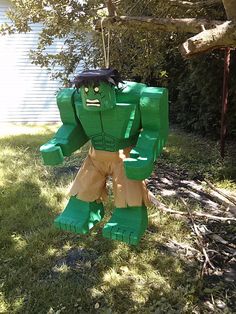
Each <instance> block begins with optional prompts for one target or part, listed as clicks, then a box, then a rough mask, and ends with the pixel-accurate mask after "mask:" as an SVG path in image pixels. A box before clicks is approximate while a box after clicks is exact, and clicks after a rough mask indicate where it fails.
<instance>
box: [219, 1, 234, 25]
mask: <svg viewBox="0 0 236 314" xmlns="http://www.w3.org/2000/svg"><path fill="white" fill-rule="evenodd" d="M222 2H223V5H224V8H225V12H226V14H227V18H228V20H236V2H235V0H222Z"/></svg>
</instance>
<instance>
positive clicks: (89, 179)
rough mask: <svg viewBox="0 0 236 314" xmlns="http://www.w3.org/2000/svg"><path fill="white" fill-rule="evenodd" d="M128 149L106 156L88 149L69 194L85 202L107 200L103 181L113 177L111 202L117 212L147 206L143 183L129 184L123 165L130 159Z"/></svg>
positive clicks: (146, 192)
mask: <svg viewBox="0 0 236 314" xmlns="http://www.w3.org/2000/svg"><path fill="white" fill-rule="evenodd" d="M130 150H131V148H130V147H129V148H125V149H122V150H119V151H118V152H107V151H100V150H95V149H94V148H93V147H91V148H90V150H89V154H88V156H87V158H86V159H85V161H84V163H83V165H82V166H81V168H80V170H79V172H78V174H77V176H76V178H75V180H74V182H73V184H72V186H71V189H70V192H69V194H70V195H72V196H77V197H78V198H79V199H81V200H83V201H86V202H93V201H96V200H102V201H104V200H105V199H106V198H107V190H106V178H107V177H108V176H112V181H113V191H114V201H115V206H116V207H117V208H124V207H127V206H141V205H143V204H144V205H146V206H150V202H149V197H148V195H149V191H148V190H147V188H146V184H145V182H144V181H137V180H129V179H128V178H127V177H126V175H125V171H124V165H123V161H124V159H125V158H127V157H129V153H130Z"/></svg>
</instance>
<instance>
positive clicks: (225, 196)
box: [204, 179, 236, 205]
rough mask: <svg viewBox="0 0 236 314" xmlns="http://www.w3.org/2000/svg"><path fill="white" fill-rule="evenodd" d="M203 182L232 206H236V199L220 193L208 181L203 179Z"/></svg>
mask: <svg viewBox="0 0 236 314" xmlns="http://www.w3.org/2000/svg"><path fill="white" fill-rule="evenodd" d="M204 181H205V182H206V184H207V185H209V187H210V188H211V189H212V190H213V191H215V192H217V193H218V194H220V195H222V196H223V197H224V198H226V199H227V200H228V201H230V202H231V203H232V204H234V205H236V199H235V198H233V197H232V196H229V195H228V194H226V193H224V192H223V191H221V190H220V189H217V188H216V187H215V186H214V185H213V184H212V183H211V182H210V181H209V180H207V179H204Z"/></svg>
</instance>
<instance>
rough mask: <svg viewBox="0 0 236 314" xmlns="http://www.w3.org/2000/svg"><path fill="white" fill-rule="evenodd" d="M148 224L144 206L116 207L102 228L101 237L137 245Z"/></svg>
mask: <svg viewBox="0 0 236 314" xmlns="http://www.w3.org/2000/svg"><path fill="white" fill-rule="evenodd" d="M147 225H148V217H147V209H146V207H144V206H142V207H127V208H116V209H115V210H114V212H113V215H112V217H111V219H110V220H109V222H108V223H107V224H106V225H105V227H104V228H103V232H102V234H103V237H104V238H108V239H112V240H118V241H121V242H125V243H128V244H131V245H137V244H138V243H139V241H140V238H141V237H142V235H143V234H144V232H145V230H146V228H147Z"/></svg>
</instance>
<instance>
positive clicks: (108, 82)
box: [75, 69, 121, 111]
mask: <svg viewBox="0 0 236 314" xmlns="http://www.w3.org/2000/svg"><path fill="white" fill-rule="evenodd" d="M119 82H121V79H120V76H119V73H118V72H117V71H116V70H113V69H101V70H89V71H83V72H82V73H80V74H79V75H78V76H77V77H76V79H75V86H76V87H77V88H80V94H81V98H82V103H83V107H84V108H85V109H86V110H90V111H104V110H108V109H112V108H114V107H115V105H116V92H115V86H117V85H118V83H119Z"/></svg>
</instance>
